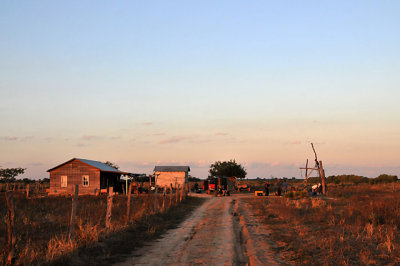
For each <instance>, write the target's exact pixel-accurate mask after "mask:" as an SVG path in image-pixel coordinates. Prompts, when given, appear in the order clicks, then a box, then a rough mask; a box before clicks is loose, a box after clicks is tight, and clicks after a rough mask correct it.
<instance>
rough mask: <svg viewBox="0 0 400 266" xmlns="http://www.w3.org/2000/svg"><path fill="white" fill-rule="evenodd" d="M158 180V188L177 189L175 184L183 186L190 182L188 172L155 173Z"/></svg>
mask: <svg viewBox="0 0 400 266" xmlns="http://www.w3.org/2000/svg"><path fill="white" fill-rule="evenodd" d="M155 176H156V178H157V176H158V178H157V186H159V187H163V186H168V187H169V186H170V185H171V184H172V187H174V188H175V182H176V184H177V185H181V186H182V185H183V184H185V183H187V182H188V174H187V172H155Z"/></svg>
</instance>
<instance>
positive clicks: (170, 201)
mask: <svg viewBox="0 0 400 266" xmlns="http://www.w3.org/2000/svg"><path fill="white" fill-rule="evenodd" d="M170 189H171V190H170V192H169V206H168V208H171V206H172V192H173V190H172V184H170Z"/></svg>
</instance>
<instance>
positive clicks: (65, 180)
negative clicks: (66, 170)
mask: <svg viewBox="0 0 400 266" xmlns="http://www.w3.org/2000/svg"><path fill="white" fill-rule="evenodd" d="M67 185H68V177H67V176H66V175H62V176H61V187H67Z"/></svg>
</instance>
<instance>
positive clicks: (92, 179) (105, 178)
mask: <svg viewBox="0 0 400 266" xmlns="http://www.w3.org/2000/svg"><path fill="white" fill-rule="evenodd" d="M47 172H49V173H50V191H49V194H73V193H74V188H75V185H76V184H78V185H79V194H97V193H99V192H100V190H101V189H107V187H111V186H112V187H113V189H114V191H116V192H120V191H121V189H122V187H121V186H120V178H121V175H127V174H129V173H127V172H122V171H120V170H118V169H116V168H114V167H111V166H109V165H107V164H104V163H102V162H98V161H92V160H86V159H79V158H73V159H71V160H69V161H67V162H65V163H62V164H60V165H58V166H56V167H53V168H51V169H49V170H47Z"/></svg>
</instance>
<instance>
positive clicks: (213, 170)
mask: <svg viewBox="0 0 400 266" xmlns="http://www.w3.org/2000/svg"><path fill="white" fill-rule="evenodd" d="M209 173H210V176H212V177H216V176H227V177H231V176H234V177H238V178H245V177H246V175H247V172H246V170H245V169H244V167H243V166H241V165H240V164H237V163H236V161H235V160H234V159H233V160H230V161H223V162H220V161H217V162H215V163H213V164H212V165H210V170H209Z"/></svg>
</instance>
